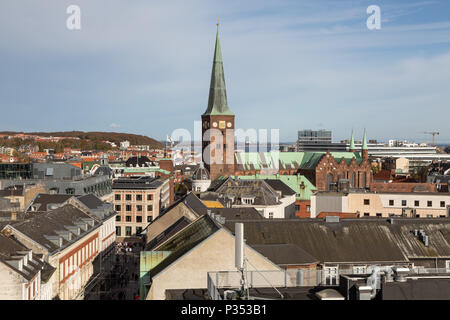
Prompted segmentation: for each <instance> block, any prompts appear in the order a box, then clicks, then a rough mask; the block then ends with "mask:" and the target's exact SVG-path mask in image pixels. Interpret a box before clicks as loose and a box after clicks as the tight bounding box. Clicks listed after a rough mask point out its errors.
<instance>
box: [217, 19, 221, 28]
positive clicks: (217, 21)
mask: <svg viewBox="0 0 450 320" xmlns="http://www.w3.org/2000/svg"><path fill="white" fill-rule="evenodd" d="M219 21H220V18H217V24H216V25H217V28H219Z"/></svg>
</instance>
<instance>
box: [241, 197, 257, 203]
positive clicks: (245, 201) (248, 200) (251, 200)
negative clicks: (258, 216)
mask: <svg viewBox="0 0 450 320" xmlns="http://www.w3.org/2000/svg"><path fill="white" fill-rule="evenodd" d="M254 202H255V198H254V197H245V198H242V203H243V204H253V203H254Z"/></svg>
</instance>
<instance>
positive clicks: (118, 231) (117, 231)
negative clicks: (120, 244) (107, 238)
mask: <svg viewBox="0 0 450 320" xmlns="http://www.w3.org/2000/svg"><path fill="white" fill-rule="evenodd" d="M120 229H122V228H121V227H116V236H119V237H120Z"/></svg>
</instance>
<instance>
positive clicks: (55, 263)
mask: <svg viewBox="0 0 450 320" xmlns="http://www.w3.org/2000/svg"><path fill="white" fill-rule="evenodd" d="M100 227H101V222H100V221H98V220H97V219H95V218H92V217H91V216H90V215H88V214H87V213H85V212H83V211H82V210H80V209H78V208H76V207H75V206H73V205H70V204H66V205H64V206H62V207H60V208H58V209H55V210H51V211H49V212H45V213H37V214H34V215H32V216H31V217H30V218H29V219H25V220H23V221H17V222H12V223H9V224H7V225H6V226H4V228H3V232H6V233H7V234H11V235H14V237H15V238H16V239H17V240H18V241H20V242H21V243H22V244H23V245H25V246H26V247H27V248H29V249H31V250H33V252H35V253H36V254H40V255H42V257H43V260H44V261H45V262H47V263H48V264H50V265H51V266H52V267H53V268H55V269H56V271H55V277H53V278H52V282H51V286H52V295H53V297H52V298H58V299H62V300H70V299H82V298H83V297H84V295H85V294H86V292H87V291H88V290H89V286H90V284H91V283H92V282H94V281H95V279H96V277H98V276H99V270H94V265H95V264H94V260H95V259H96V257H97V256H98V254H99V252H100V250H101V248H100V244H101V243H100V235H99V231H100Z"/></svg>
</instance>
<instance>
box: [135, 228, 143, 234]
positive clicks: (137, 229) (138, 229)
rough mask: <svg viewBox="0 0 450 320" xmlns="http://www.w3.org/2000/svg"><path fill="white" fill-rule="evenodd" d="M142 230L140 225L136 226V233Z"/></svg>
mask: <svg viewBox="0 0 450 320" xmlns="http://www.w3.org/2000/svg"><path fill="white" fill-rule="evenodd" d="M141 232H142V227H136V234H137V235H140V234H141Z"/></svg>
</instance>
